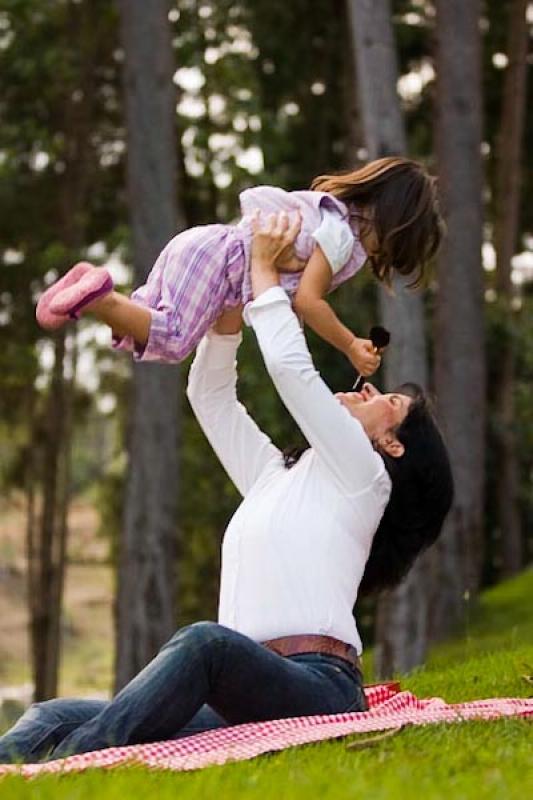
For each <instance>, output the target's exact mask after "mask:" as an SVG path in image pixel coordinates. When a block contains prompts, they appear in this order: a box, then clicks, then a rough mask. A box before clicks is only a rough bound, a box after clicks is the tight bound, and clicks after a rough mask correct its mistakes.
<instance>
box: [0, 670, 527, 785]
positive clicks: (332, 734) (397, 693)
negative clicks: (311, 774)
mask: <svg viewBox="0 0 533 800" xmlns="http://www.w3.org/2000/svg"><path fill="white" fill-rule="evenodd" d="M366 695H367V699H368V704H369V710H368V711H365V712H363V713H361V712H350V713H348V714H330V715H327V716H309V717H291V718H289V719H277V720H271V721H268V722H251V723H246V724H244V725H234V726H232V727H229V728H219V729H216V730H213V731H206V732H204V733H198V734H196V735H194V736H189V737H187V738H183V739H177V740H170V741H166V742H155V743H151V744H140V745H129V746H127V747H110V748H109V749H106V750H97V751H95V752H92V753H82V754H80V755H74V756H69V757H68V758H63V759H58V760H56V761H48V762H45V763H42V764H22V765H13V764H5V765H0V776H1V775H8V774H19V775H23V776H24V777H27V778H30V777H34V776H37V775H43V774H45V773H53V772H59V773H67V772H82V771H83V770H86V769H91V768H94V767H105V768H109V767H117V766H124V765H130V764H143V765H145V766H147V767H151V768H154V769H169V770H176V771H184V770H195V769H202V768H203V767H210V766H214V765H217V764H218V765H221V764H227V763H228V762H231V761H244V760H246V759H248V758H255V757H256V756H259V755H262V754H264V753H272V752H275V751H277V750H284V749H285V748H288V747H295V746H296V745H302V744H309V743H310V742H320V741H323V740H325V739H337V738H340V737H343V736H348V735H349V734H354V733H369V732H371V731H386V730H391V729H393V728H398V727H401V726H403V725H428V724H431V723H435V722H464V721H466V720H474V719H477V720H479V719H481V720H492V719H498V718H500V717H511V716H519V717H528V716H529V717H533V698H530V699H526V698H495V699H491V700H474V701H472V702H469V703H456V704H449V703H446V702H445V701H444V700H442V699H441V698H437V697H434V698H425V699H419V698H417V697H416V696H415V695H414V694H411V692H405V691H401V690H400V687H399V685H398V684H380V685H376V686H372V687H367V688H366Z"/></svg>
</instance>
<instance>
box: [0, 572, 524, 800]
mask: <svg viewBox="0 0 533 800" xmlns="http://www.w3.org/2000/svg"><path fill="white" fill-rule="evenodd" d="M532 600H533V571H528V572H526V573H524V574H523V575H521V576H519V577H518V578H516V579H514V580H512V581H509V582H507V583H506V584H502V585H500V586H498V587H496V588H494V589H491V590H490V591H488V592H486V593H485V595H484V596H483V598H482V600H481V603H480V605H479V608H478V609H477V610H476V612H475V614H473V615H472V618H471V620H470V622H469V624H468V628H467V630H466V631H465V632H464V633H463V635H458V636H456V637H455V638H454V639H453V640H451V641H449V642H447V643H445V644H442V645H439V646H438V647H436V648H434V649H433V651H432V653H431V655H430V658H429V660H428V663H427V665H426V666H425V667H424V668H421V669H419V670H416V671H415V672H414V673H412V674H411V675H409V676H407V677H405V678H404V679H403V680H402V684H403V686H404V688H407V689H410V690H412V691H413V692H415V693H416V694H419V695H421V696H423V695H432V696H435V695H440V696H443V697H445V698H446V699H447V700H450V701H455V702H457V701H461V700H473V699H477V698H481V697H490V696H492V697H494V696H505V695H508V696H509V695H515V696H531V695H532V694H533V690H532V687H531V684H530V683H528V682H527V681H525V680H524V678H523V676H524V675H531V673H532V672H533V668H532V665H533V619H532V618H531V607H532ZM532 753H533V727H532V724H531V721H526V720H518V719H505V720H501V721H497V722H470V723H462V724H454V725H431V726H428V727H425V728H409V729H407V730H405V731H403V732H401V733H400V734H398V735H397V736H395V737H393V738H391V739H389V740H385V741H384V742H382V743H381V744H379V745H378V746H377V747H375V748H373V749H366V750H360V751H350V750H347V749H346V741H345V740H341V741H332V742H324V743H322V744H317V745H308V746H306V747H297V748H293V749H291V750H286V751H284V752H282V753H279V754H276V755H272V756H263V757H261V758H258V759H254V760H253V761H248V762H243V763H240V764H230V765H227V766H225V767H213V768H210V769H206V770H202V771H200V772H196V773H190V774H186V773H168V772H149V771H147V770H146V769H143V768H137V767H135V768H128V769H120V770H114V771H113V772H104V771H98V770H92V771H90V772H86V773H83V774H80V775H69V776H65V777H58V776H43V777H42V778H38V779H35V780H33V781H29V782H28V781H25V780H23V779H21V778H16V777H10V778H6V779H4V780H3V781H2V782H1V784H0V785H1V789H0V794H1V797H2V800H15V798H16V800H24V799H25V798H39V800H41V798H42V800H63V798H69V800H70V799H71V798H72V799H74V798H75V799H76V800H85V798H87V799H88V798H98V800H122V798H124V797H131V798H144V797H157V798H158V800H159V798H161V800H174V799H175V798H177V797H179V798H180V800H192V798H202V800H203V798H208V797H212V796H214V795H216V797H217V800H230V799H231V800H234V798H271V797H272V798H276V799H277V798H280V799H282V800H284V799H285V798H288V800H300V798H301V799H302V800H304V798H305V800H311V799H312V798H315V797H320V799H321V800H328V799H329V798H332V800H333V799H335V800H341V798H342V800H349V799H350V798H354V800H360V799H361V798H363V797H365V798H372V800H382V799H383V800H385V798H386V800H400V799H401V800H409V798H417V800H418V798H424V800H425V799H426V798H427V800H435V799H436V798H439V800H440V798H446V800H470V799H472V800H484V799H485V798H487V800H489V798H490V800H500V798H501V800H514V798H516V800H523V798H527V797H533V756H532Z"/></svg>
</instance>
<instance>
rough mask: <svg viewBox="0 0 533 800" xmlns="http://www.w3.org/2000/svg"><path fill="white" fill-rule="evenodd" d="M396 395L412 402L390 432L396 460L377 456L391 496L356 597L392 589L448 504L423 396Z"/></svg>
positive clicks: (446, 464) (448, 475)
mask: <svg viewBox="0 0 533 800" xmlns="http://www.w3.org/2000/svg"><path fill="white" fill-rule="evenodd" d="M396 392H398V393H401V394H407V395H409V396H411V397H413V402H412V403H411V406H410V408H409V411H408V413H407V416H406V417H405V419H404V420H403V422H402V423H401V424H400V425H399V427H398V428H397V430H396V431H395V433H396V436H397V438H398V439H399V441H400V442H401V443H402V444H403V445H404V447H405V452H404V455H403V456H401V457H400V458H392V457H391V456H389V455H388V454H387V453H381V456H382V458H383V461H384V462H385V467H386V469H387V472H388V473H389V476H390V479H391V482H392V491H391V496H390V499H389V502H388V503H387V506H386V508H385V511H384V513H383V516H382V518H381V521H380V523H379V527H378V529H377V531H376V533H375V535H374V539H373V540H372V547H371V549H370V555H369V557H368V560H367V562H366V566H365V571H364V574H363V578H362V581H361V584H360V586H359V597H361V596H362V595H365V594H370V593H371V592H376V591H379V590H381V589H386V588H392V587H393V586H396V585H397V584H398V583H400V581H401V580H402V578H403V577H404V576H405V575H406V574H407V572H408V571H409V569H410V568H411V566H412V565H413V562H414V561H415V559H416V558H417V556H419V555H420V554H421V553H422V552H423V551H424V550H426V549H427V548H428V547H429V546H430V545H432V544H433V542H434V541H435V540H436V539H437V537H438V535H439V534H440V532H441V529H442V525H443V523H444V520H445V518H446V515H447V513H448V511H449V510H450V506H451V504H452V500H453V478H452V470H451V465H450V459H449V456H448V452H447V450H446V446H445V444H444V441H443V438H442V434H441V432H440V431H439V428H438V426H437V423H436V421H435V418H434V416H433V412H432V409H431V406H430V403H429V400H428V398H427V396H426V395H425V394H424V392H423V391H422V389H420V387H419V386H417V385H416V384H413V383H404V384H402V385H401V386H399V387H398V388H397V389H396Z"/></svg>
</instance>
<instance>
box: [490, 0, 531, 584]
mask: <svg viewBox="0 0 533 800" xmlns="http://www.w3.org/2000/svg"><path fill="white" fill-rule="evenodd" d="M526 10H527V0H514V2H512V3H511V4H510V6H509V9H508V16H509V21H508V44H507V56H508V59H509V61H508V66H507V69H506V73H505V80H504V87H503V101H502V106H501V121H500V130H499V135H498V140H497V152H496V168H497V175H496V203H495V205H496V209H495V222H494V229H495V236H494V243H495V250H496V268H497V271H496V279H497V280H496V287H497V292H498V300H499V304H500V307H501V310H502V311H503V312H504V314H505V317H506V329H507V335H506V336H505V337H504V341H503V342H502V345H501V352H500V358H499V362H500V363H499V366H500V376H499V380H498V382H497V385H496V392H497V399H496V403H497V409H498V416H497V422H498V424H497V441H498V448H497V450H498V454H497V457H498V465H499V476H498V489H497V492H498V518H499V529H500V554H501V562H502V574H503V575H512V574H514V573H516V572H518V570H519V569H520V568H521V567H522V565H523V547H522V530H521V521H520V509H519V503H518V492H519V475H518V457H517V440H516V432H515V424H516V423H515V416H516V408H515V391H514V384H515V362H516V345H515V340H516V337H515V335H514V330H513V328H514V325H513V316H514V314H513V299H514V292H513V283H512V279H511V275H512V265H511V259H512V257H513V255H514V252H515V248H516V245H517V239H518V229H519V208H520V188H521V167H522V142H523V133H524V118H525V103H526V76H527V49H528V25H527V19H526Z"/></svg>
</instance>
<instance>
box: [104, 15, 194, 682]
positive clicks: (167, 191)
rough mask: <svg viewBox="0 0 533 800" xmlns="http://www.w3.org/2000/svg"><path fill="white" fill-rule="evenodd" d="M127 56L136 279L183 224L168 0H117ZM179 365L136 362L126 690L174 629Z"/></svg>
mask: <svg viewBox="0 0 533 800" xmlns="http://www.w3.org/2000/svg"><path fill="white" fill-rule="evenodd" d="M119 9H120V20H121V37H122V43H123V48H124V54H125V65H124V66H125V69H124V94H125V107H126V117H127V146H128V158H127V163H128V192H129V205H130V214H131V222H132V230H133V261H134V270H135V280H136V282H137V283H138V284H139V283H141V282H144V280H145V279H146V277H147V275H148V272H149V270H150V268H151V266H152V264H153V262H154V261H155V259H156V257H157V255H158V253H159V252H160V250H161V249H162V247H163V246H164V244H165V243H166V242H167V241H168V240H169V239H170V238H171V237H172V236H173V235H175V234H176V232H177V231H178V230H180V229H182V228H183V227H184V219H183V214H182V212H181V210H180V209H179V207H178V203H177V194H178V193H177V162H176V155H177V137H176V125H175V118H176V98H175V90H174V84H173V76H174V73H175V65H174V55H173V51H172V37H171V29H170V23H169V19H168V14H169V11H170V3H169V2H167V0H153V2H150V3H129V2H128V0H120V3H119ZM179 377H180V373H179V369H177V368H176V367H175V366H172V365H155V364H135V365H134V367H133V387H132V392H133V400H132V407H131V423H130V431H129V442H128V448H129V467H128V476H127V482H126V493H125V502H124V512H123V514H124V516H123V529H122V536H121V540H120V545H119V568H118V598H117V607H116V633H117V652H116V665H115V666H116V675H115V681H116V685H115V688H116V689H119V688H120V687H122V686H123V685H124V684H125V683H127V681H128V680H130V679H131V678H132V677H133V676H134V675H135V674H136V673H137V672H139V670H140V669H141V668H142V667H143V666H144V665H145V664H146V663H147V662H148V661H149V660H150V658H152V657H153V655H154V654H155V652H156V651H157V650H158V649H159V647H160V646H161V645H162V644H163V643H164V642H165V641H166V639H168V637H169V636H170V635H171V634H172V632H173V631H174V629H175V607H174V602H175V573H174V570H175V545H176V538H177V525H176V496H177V490H178V486H179V483H178V447H179V440H178V437H179V396H180V379H179Z"/></svg>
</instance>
